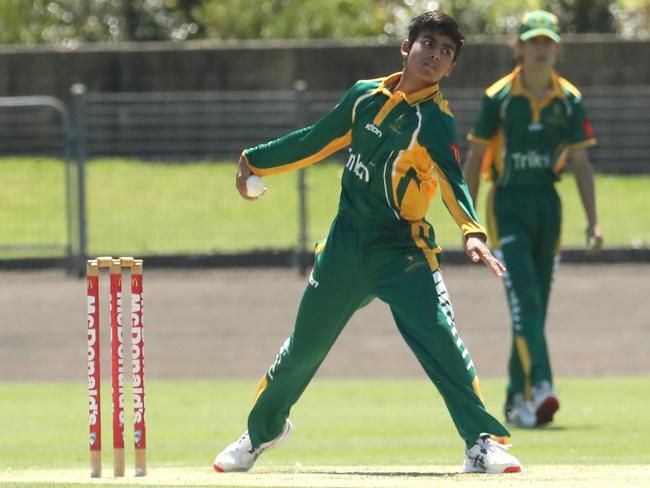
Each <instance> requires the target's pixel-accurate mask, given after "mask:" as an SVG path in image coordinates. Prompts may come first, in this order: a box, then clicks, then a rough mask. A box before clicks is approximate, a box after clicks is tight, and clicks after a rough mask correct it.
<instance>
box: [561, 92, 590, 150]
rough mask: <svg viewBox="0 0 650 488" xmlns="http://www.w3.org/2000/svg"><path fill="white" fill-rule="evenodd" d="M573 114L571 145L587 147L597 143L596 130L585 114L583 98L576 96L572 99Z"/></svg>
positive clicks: (570, 129) (569, 143) (570, 134)
mask: <svg viewBox="0 0 650 488" xmlns="http://www.w3.org/2000/svg"><path fill="white" fill-rule="evenodd" d="M570 104H571V115H570V117H569V140H568V145H569V147H587V146H593V145H594V144H596V138H595V137H594V132H593V130H592V129H591V124H590V123H589V120H588V119H587V116H586V114H585V107H584V104H583V103H582V99H581V98H579V97H574V98H573V99H572V100H570Z"/></svg>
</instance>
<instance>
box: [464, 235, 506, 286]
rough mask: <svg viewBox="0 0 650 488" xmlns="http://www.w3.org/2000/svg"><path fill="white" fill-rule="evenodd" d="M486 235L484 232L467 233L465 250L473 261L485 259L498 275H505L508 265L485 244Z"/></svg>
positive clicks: (484, 261)
mask: <svg viewBox="0 0 650 488" xmlns="http://www.w3.org/2000/svg"><path fill="white" fill-rule="evenodd" d="M484 238H485V236H484V235H483V234H467V236H466V239H465V251H466V252H467V255H468V256H469V258H470V259H471V260H472V262H473V263H478V262H479V261H483V263H484V264H485V265H486V266H487V267H488V268H490V269H491V270H492V272H493V273H494V274H495V275H497V276H498V277H501V276H503V273H505V272H506V267H505V266H504V265H503V264H502V263H501V261H499V260H498V259H497V258H495V257H494V256H493V255H492V253H491V252H490V250H489V249H488V247H487V246H486V245H485V241H484Z"/></svg>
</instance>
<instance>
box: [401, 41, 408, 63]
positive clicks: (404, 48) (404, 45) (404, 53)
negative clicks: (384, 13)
mask: <svg viewBox="0 0 650 488" xmlns="http://www.w3.org/2000/svg"><path fill="white" fill-rule="evenodd" d="M400 52H401V53H402V57H403V58H405V59H406V57H407V56H408V55H409V53H410V52H411V44H410V43H409V40H408V39H404V40H403V41H402V46H401V47H400Z"/></svg>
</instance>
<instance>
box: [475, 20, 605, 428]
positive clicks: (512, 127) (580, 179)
mask: <svg viewBox="0 0 650 488" xmlns="http://www.w3.org/2000/svg"><path fill="white" fill-rule="evenodd" d="M558 32H559V28H558V19H557V17H556V16H555V15H553V14H551V13H549V12H545V11H541V10H538V11H534V12H530V13H528V14H527V15H525V16H524V18H523V20H522V21H521V25H520V26H519V36H518V40H517V44H516V46H515V54H516V57H517V59H518V62H519V64H518V66H517V67H516V68H515V70H514V71H513V72H512V73H510V74H508V75H507V76H505V77H504V78H501V79H500V80H499V81H497V82H496V83H494V84H493V85H492V86H490V87H489V88H488V89H487V90H486V91H485V96H484V97H483V106H482V109H481V113H480V115H479V117H478V120H477V121H476V124H475V126H474V129H473V130H472V133H471V134H470V136H469V139H470V140H471V146H470V150H469V151H468V155H467V159H466V161H465V164H464V167H463V171H464V175H465V179H466V181H467V184H468V187H469V192H470V195H471V196H472V198H473V199H476V195H477V192H478V187H479V179H480V176H479V175H480V173H483V176H484V178H486V179H489V180H491V181H492V188H491V190H490V194H489V198H488V211H487V213H488V217H487V224H488V230H489V234H490V241H491V242H490V243H491V245H492V248H493V249H494V250H495V254H496V256H497V257H498V258H499V259H501V260H502V261H503V262H504V264H505V265H506V267H507V269H508V271H507V273H506V274H505V275H504V279H503V281H504V284H505V288H506V295H507V299H508V305H509V308H510V316H511V319H512V347H511V355H510V363H509V376H510V381H509V383H508V387H507V393H506V401H505V417H506V421H507V422H508V423H510V424H513V425H515V426H518V427H535V426H539V425H544V424H547V423H549V422H551V421H552V420H553V416H554V415H555V413H556V412H557V410H558V409H559V407H560V403H559V400H558V398H557V395H556V394H555V391H554V389H553V375H552V373H551V364H550V360H549V354H548V347H547V344H546V337H545V321H546V311H547V308H548V301H549V294H550V290H551V282H552V280H553V273H554V269H555V267H556V264H557V262H558V257H559V252H560V226H561V205H560V199H559V197H558V194H557V191H556V190H555V182H556V181H558V180H559V175H560V173H561V172H562V170H563V169H564V167H565V165H566V163H567V161H569V162H571V164H572V165H573V170H574V173H575V178H576V182H577V186H578V190H579V193H580V197H581V200H582V204H583V206H584V209H585V213H586V215H587V221H588V225H587V230H586V236H587V245H588V247H589V249H590V251H591V252H597V251H599V250H600V249H601V247H602V242H603V238H602V234H601V231H600V228H599V226H598V219H597V218H596V203H595V192H594V178H593V173H592V169H591V165H590V164H589V159H588V157H587V152H586V148H587V147H588V146H591V145H593V144H595V142H596V141H595V139H594V135H593V133H592V130H591V126H590V124H589V121H588V120H587V118H586V116H585V109H584V107H583V104H582V97H581V96H580V92H579V91H578V90H577V89H576V88H575V87H574V86H573V85H571V83H569V82H568V81H567V80H565V79H564V78H562V77H561V76H560V75H558V74H557V73H556V72H555V71H554V70H553V66H554V65H555V61H556V59H557V49H558V43H559V41H560V36H559V33H558Z"/></svg>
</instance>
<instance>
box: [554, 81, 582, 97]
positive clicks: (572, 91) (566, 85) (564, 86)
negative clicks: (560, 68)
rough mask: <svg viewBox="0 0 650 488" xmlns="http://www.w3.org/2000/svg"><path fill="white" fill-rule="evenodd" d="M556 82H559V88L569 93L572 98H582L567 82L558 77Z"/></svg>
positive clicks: (578, 91)
mask: <svg viewBox="0 0 650 488" xmlns="http://www.w3.org/2000/svg"><path fill="white" fill-rule="evenodd" d="M558 81H559V82H560V86H561V87H562V88H563V89H564V90H566V91H568V92H569V93H571V94H572V95H573V96H574V97H577V98H582V94H581V93H580V90H578V89H577V88H576V87H575V86H573V85H572V84H571V83H569V81H568V80H566V79H564V78H562V77H561V76H559V77H558Z"/></svg>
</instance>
